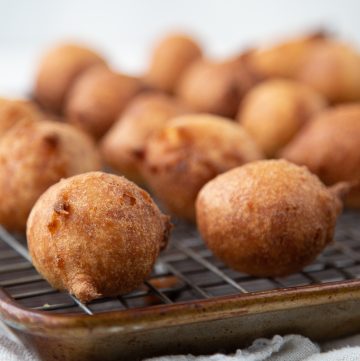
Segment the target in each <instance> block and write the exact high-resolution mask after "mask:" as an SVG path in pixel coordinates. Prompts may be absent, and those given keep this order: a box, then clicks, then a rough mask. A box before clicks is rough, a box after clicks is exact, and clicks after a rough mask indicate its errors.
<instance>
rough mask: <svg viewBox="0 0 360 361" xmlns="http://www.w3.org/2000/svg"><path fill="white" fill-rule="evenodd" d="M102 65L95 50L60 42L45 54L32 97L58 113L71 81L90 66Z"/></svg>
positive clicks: (102, 60) (100, 58)
mask: <svg viewBox="0 0 360 361" xmlns="http://www.w3.org/2000/svg"><path fill="white" fill-rule="evenodd" d="M99 64H105V61H104V59H103V58H102V57H101V56H100V55H98V54H96V53H95V52H94V51H92V50H90V49H87V48H84V47H82V46H79V45H75V44H63V45H60V46H58V47H56V48H53V49H51V50H50V51H49V52H48V53H46V54H45V55H44V57H43V59H42V60H41V63H40V65H39V69H38V74H37V78H36V83H35V89H34V92H35V94H34V95H35V97H36V99H37V101H38V102H39V103H40V104H41V105H42V106H43V107H44V108H46V109H48V110H52V111H54V112H61V111H62V109H63V105H64V102H65V99H66V96H67V94H68V91H69V90H70V87H71V85H72V83H73V82H74V80H75V79H76V78H77V76H78V75H79V74H81V73H82V72H83V71H84V70H86V69H88V68H89V67H91V66H93V65H99Z"/></svg>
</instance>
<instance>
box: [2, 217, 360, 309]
mask: <svg viewBox="0 0 360 361" xmlns="http://www.w3.org/2000/svg"><path fill="white" fill-rule="evenodd" d="M335 239H336V242H334V243H333V244H331V245H330V246H329V247H328V248H327V249H326V250H325V251H324V252H323V253H322V254H321V255H320V256H319V257H318V259H317V260H316V261H315V262H314V263H313V264H311V265H310V266H308V267H306V268H305V269H304V270H303V271H302V272H300V273H297V274H293V275H290V276H288V277H283V278H255V277H251V276H249V275H247V274H243V273H239V272H235V271H233V270H231V269H229V268H227V267H226V266H225V265H224V264H223V263H222V262H221V261H219V260H218V259H216V258H215V257H214V256H213V255H212V254H211V252H210V251H209V250H208V249H207V248H206V246H205V245H204V244H203V242H202V240H201V239H200V237H199V235H198V233H197V231H196V229H195V228H193V227H192V226H189V225H186V224H183V223H181V222H177V224H176V227H175V230H174V232H173V235H172V240H171V242H170V245H169V247H168V249H167V250H166V251H164V252H163V253H162V255H161V256H160V258H159V260H158V262H157V263H156V265H155V268H154V271H153V273H152V275H151V277H150V278H149V280H147V281H145V282H144V284H143V285H142V286H141V287H140V288H139V289H138V290H136V291H134V292H132V293H130V294H127V295H123V296H119V297H117V298H104V299H101V300H96V301H93V302H91V303H88V304H84V303H81V302H80V301H79V300H77V299H76V298H75V297H73V296H71V295H69V294H68V293H66V292H59V291H57V290H55V289H53V288H52V287H51V286H50V285H49V284H48V283H47V282H46V281H45V280H44V279H43V278H42V277H41V276H40V275H39V274H38V273H37V272H36V270H35V269H34V267H33V266H32V264H31V259H30V257H29V254H28V251H27V248H26V240H25V239H24V238H23V237H22V236H17V235H12V234H10V233H8V232H7V231H6V230H5V229H3V228H1V227H0V287H2V288H4V289H5V290H6V291H7V292H8V294H10V295H11V296H12V297H13V298H14V299H15V300H16V301H17V302H18V303H19V304H21V305H23V306H25V307H27V308H31V309H36V310H41V311H46V312H55V313H86V314H89V315H92V314H95V313H99V312H106V311H113V310H119V311H121V310H126V309H129V308H137V307H152V306H155V305H161V304H171V303H179V302H185V301H195V300H201V299H208V298H213V297H220V296H227V295H234V294H245V293H254V292H262V291H268V290H274V289H284V288H289V287H298V286H305V285H311V284H321V283H326V282H334V281H345V280H351V279H356V278H360V213H355V212H346V213H344V214H343V215H342V216H341V217H340V219H339V222H338V225H337V228H336V235H335Z"/></svg>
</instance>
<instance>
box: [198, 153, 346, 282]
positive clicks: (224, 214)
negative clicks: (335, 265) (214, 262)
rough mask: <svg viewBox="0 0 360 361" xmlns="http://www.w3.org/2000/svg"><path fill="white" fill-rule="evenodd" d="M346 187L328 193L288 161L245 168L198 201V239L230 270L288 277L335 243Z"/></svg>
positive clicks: (204, 190)
mask: <svg viewBox="0 0 360 361" xmlns="http://www.w3.org/2000/svg"><path fill="white" fill-rule="evenodd" d="M344 188H346V185H340V186H339V187H337V188H336V189H332V190H331V189H328V188H326V186H324V185H323V184H322V183H321V181H320V180H319V179H318V178H317V177H316V176H315V175H313V174H311V173H310V172H309V171H308V170H307V169H306V168H305V167H299V166H297V165H295V164H292V163H290V162H287V161H284V160H264V161H258V162H253V163H250V164H246V165H244V166H242V167H238V168H235V169H232V170H230V171H228V172H226V173H224V174H221V175H219V176H218V177H216V178H215V179H213V180H212V181H210V182H209V183H207V184H206V185H205V186H204V187H203V188H202V189H201V191H200V193H199V196H198V198H197V201H196V219H197V224H198V228H199V231H200V234H201V235H202V237H203V239H204V241H205V243H206V244H207V246H208V247H209V248H210V250H211V251H212V252H213V253H214V254H215V255H216V256H217V257H219V258H220V259H221V260H222V261H223V262H224V263H225V264H226V265H228V266H229V267H231V268H233V269H235V270H237V271H239V272H246V273H249V274H251V275H254V276H260V277H275V276H285V275H288V274H291V273H294V272H298V271H300V270H301V269H302V268H303V267H304V266H306V265H307V264H309V263H311V262H312V261H313V260H314V259H315V258H316V256H317V255H318V254H319V253H320V252H321V251H322V250H323V249H324V248H325V246H326V245H327V244H329V243H330V242H331V241H332V239H333V234H334V228H335V223H336V218H337V216H338V214H339V213H340V211H341V208H342V207H341V201H340V199H339V197H338V192H339V193H341V192H342V191H344Z"/></svg>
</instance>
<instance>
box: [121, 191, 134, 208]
mask: <svg viewBox="0 0 360 361" xmlns="http://www.w3.org/2000/svg"><path fill="white" fill-rule="evenodd" d="M123 200H124V203H125V204H128V205H130V206H133V205H135V204H136V199H135V197H133V196H131V195H130V194H127V193H124V194H123Z"/></svg>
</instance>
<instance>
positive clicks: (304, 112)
mask: <svg viewBox="0 0 360 361" xmlns="http://www.w3.org/2000/svg"><path fill="white" fill-rule="evenodd" d="M326 105H327V102H326V99H325V98H324V97H323V96H322V95H321V94H320V93H317V92H316V91H315V90H313V89H311V88H310V87H307V86H306V85H303V84H301V83H298V82H295V81H293V80H286V79H271V80H267V81H265V82H263V83H261V84H259V85H257V86H255V87H254V88H252V89H251V90H250V91H249V92H248V93H247V94H246V95H245V97H244V99H243V101H242V103H241V105H240V109H239V113H238V117H237V119H238V121H239V122H240V124H241V125H242V126H243V127H244V128H245V129H246V130H247V131H248V132H249V134H250V135H251V136H252V137H253V138H254V140H255V141H256V142H257V144H258V145H259V147H260V148H261V149H262V150H263V152H264V153H265V154H266V155H267V156H268V157H273V156H274V155H275V154H276V153H277V152H278V151H279V150H280V149H281V148H283V147H284V146H285V145H286V144H287V143H288V142H289V141H290V140H291V139H292V138H293V137H294V136H295V135H296V134H297V132H298V131H299V130H300V129H301V128H302V127H303V126H304V125H305V124H306V123H307V121H308V120H309V119H310V118H311V117H312V116H313V115H314V114H316V113H317V112H319V111H320V110H322V109H323V108H325V106H326Z"/></svg>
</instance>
